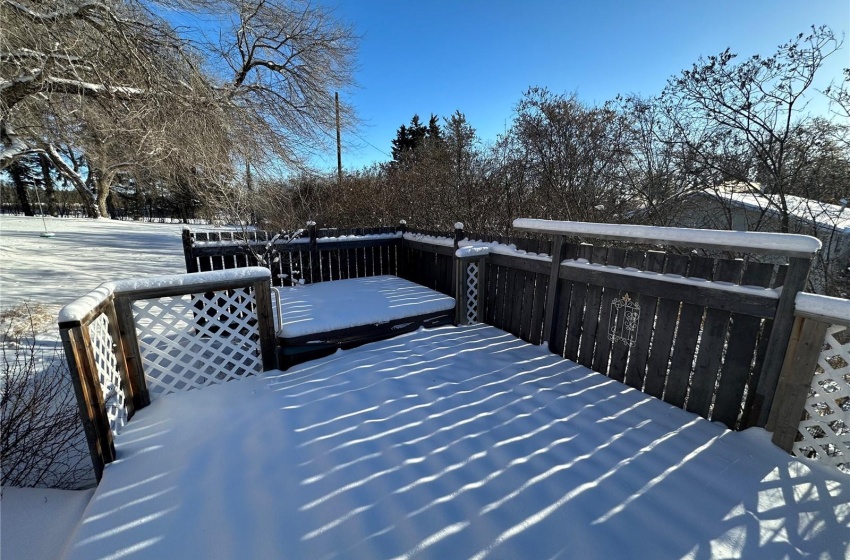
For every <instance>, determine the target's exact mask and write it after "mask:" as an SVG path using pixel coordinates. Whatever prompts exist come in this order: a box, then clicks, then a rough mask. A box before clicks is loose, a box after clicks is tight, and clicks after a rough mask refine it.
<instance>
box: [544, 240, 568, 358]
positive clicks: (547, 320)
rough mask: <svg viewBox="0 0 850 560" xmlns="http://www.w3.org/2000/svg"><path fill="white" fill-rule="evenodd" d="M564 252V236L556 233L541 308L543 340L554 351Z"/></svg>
mask: <svg viewBox="0 0 850 560" xmlns="http://www.w3.org/2000/svg"><path fill="white" fill-rule="evenodd" d="M563 253H564V236H563V235H556V236H555V239H554V241H553V242H552V268H551V269H550V270H549V286H548V288H547V290H546V307H545V308H544V310H543V340H544V341H546V344H547V345H548V347H549V351H550V352H553V353H556V352H555V339H554V333H555V332H557V329H556V328H555V325H556V323H557V322H558V299H559V297H560V291H561V282H560V281H559V279H558V274H559V273H560V270H561V260H562V259H563V258H564V257H563Z"/></svg>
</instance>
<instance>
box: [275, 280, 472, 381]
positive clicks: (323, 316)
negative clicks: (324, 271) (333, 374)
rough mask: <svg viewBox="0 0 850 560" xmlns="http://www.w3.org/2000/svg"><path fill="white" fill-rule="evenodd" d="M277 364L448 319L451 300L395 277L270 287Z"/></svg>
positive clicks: (452, 302)
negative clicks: (272, 297)
mask: <svg viewBox="0 0 850 560" xmlns="http://www.w3.org/2000/svg"><path fill="white" fill-rule="evenodd" d="M274 291H275V293H276V295H277V297H276V300H277V305H276V306H275V321H276V323H275V324H276V328H277V336H278V342H279V345H280V352H279V362H280V365H281V367H282V368H283V367H288V366H289V365H292V364H295V363H299V362H302V361H305V360H308V359H312V358H315V357H317V356H319V355H324V354H328V353H329V352H330V351H333V350H334V349H336V348H351V347H354V346H359V345H360V344H363V343H365V342H372V341H376V340H383V339H385V338H389V337H392V336H396V335H398V334H402V333H407V332H412V331H415V330H416V329H418V328H419V327H437V326H442V325H447V324H450V323H452V321H453V319H454V307H455V300H454V298H451V297H449V296H446V295H443V294H441V293H440V292H436V291H434V290H431V289H429V288H426V287H425V286H422V285H420V284H416V283H414V282H410V281H408V280H404V279H402V278H398V277H397V276H390V275H384V276H370V277H366V278H351V279H347V280H336V281H332V282H319V283H316V284H309V285H304V286H294V287H278V288H274Z"/></svg>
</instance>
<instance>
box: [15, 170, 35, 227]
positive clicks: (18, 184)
mask: <svg viewBox="0 0 850 560" xmlns="http://www.w3.org/2000/svg"><path fill="white" fill-rule="evenodd" d="M9 174H10V175H11V176H12V182H13V183H14V184H15V192H16V193H17V194H18V200H19V201H20V202H21V209H22V210H23V211H24V216H35V213H34V212H33V211H32V204H30V196H29V191H28V190H27V183H26V181H25V179H24V175H25V169H24V166H23V165H21V164H20V163H19V162H17V161H16V162H15V163H13V164H12V165H10V166H9Z"/></svg>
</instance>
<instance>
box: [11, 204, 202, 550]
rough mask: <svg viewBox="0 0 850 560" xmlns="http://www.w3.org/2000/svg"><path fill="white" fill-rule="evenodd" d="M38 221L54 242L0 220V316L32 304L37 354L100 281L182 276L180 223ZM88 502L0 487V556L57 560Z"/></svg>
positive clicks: (55, 343)
mask: <svg viewBox="0 0 850 560" xmlns="http://www.w3.org/2000/svg"><path fill="white" fill-rule="evenodd" d="M46 223H47V228H48V230H49V231H51V232H54V233H55V234H56V235H55V236H54V237H50V238H47V237H41V236H39V233H41V232H43V231H44V225H43V223H42V220H41V218H40V217H36V218H27V217H23V216H6V215H3V216H0V263H2V264H0V311H2V310H9V309H11V308H14V307H15V306H18V305H20V304H22V303H25V302H29V303H31V304H34V306H33V308H35V309H37V314H36V319H37V324H36V325H35V326H36V330H37V333H36V340H35V344H36V348H37V352H38V353H39V354H41V353H42V352H43V353H44V354H45V355H50V354H51V353H52V352H53V349H55V348H57V347H60V346H61V343H60V342H59V332H58V328H57V324H56V314H57V313H58V311H59V309H60V308H61V307H62V306H63V305H65V304H67V303H69V302H70V301H73V300H74V299H76V298H78V297H79V296H81V295H83V294H85V293H86V292H87V291H89V290H91V289H93V288H95V287H97V286H98V285H99V284H100V283H101V282H104V281H106V280H110V279H118V278H125V277H130V276H136V275H152V274H173V273H179V272H183V271H184V270H185V265H184V262H183V254H182V246H181V238H180V232H181V230H182V228H183V226H182V225H180V224H157V223H145V222H125V221H115V220H88V219H73V218H68V219H66V218H61V219H60V218H50V217H47V218H46ZM192 227H193V228H195V229H199V228H198V226H195V225H193V226H192ZM200 229H203V228H200ZM209 229H211V230H212V229H213V228H209ZM83 447H85V445H84V444H83ZM90 496H91V490H87V491H81V492H68V491H60V490H47V489H4V491H3V497H2V501H1V502H0V509H2V525H0V547H2V548H0V555H1V556H2V557H3V558H54V557H57V556H58V554H59V553H60V552H61V549H62V546H64V544H65V542H66V541H67V537H68V535H69V534H70V532H71V530H73V528H74V526H75V525H76V523H77V521H78V520H79V516H80V513H81V512H82V511H83V509H84V507H85V504H86V503H87V502H88V499H89V497H90ZM45 520H50V523H49V527H50V530H49V532H47V533H46V532H45V529H44V528H45V527H46V526H47V525H46V524H45Z"/></svg>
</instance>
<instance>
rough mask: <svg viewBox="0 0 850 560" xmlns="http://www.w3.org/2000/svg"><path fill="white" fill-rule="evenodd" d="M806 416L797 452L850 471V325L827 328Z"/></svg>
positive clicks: (801, 423) (795, 444) (800, 428)
mask: <svg viewBox="0 0 850 560" xmlns="http://www.w3.org/2000/svg"><path fill="white" fill-rule="evenodd" d="M803 416H804V418H803V420H802V421H801V422H800V426H799V428H798V431H799V433H800V436H799V437H800V439H799V440H798V441H797V442H795V443H794V449H793V451H794V454H795V455H802V456H806V457H813V458H817V459H818V460H819V461H821V462H824V463H827V464H830V465H832V466H834V467H837V468H839V469H840V470H842V471H844V472H846V473H848V474H850V327H845V326H843V325H832V326H831V327H829V329H828V330H827V332H826V339H825V340H824V348H823V350H822V351H821V354H820V357H819V358H818V367H817V371H816V372H815V376H814V378H813V379H812V386H811V388H810V389H809V397H808V398H807V399H806V408H805V413H804V415H803Z"/></svg>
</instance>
